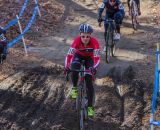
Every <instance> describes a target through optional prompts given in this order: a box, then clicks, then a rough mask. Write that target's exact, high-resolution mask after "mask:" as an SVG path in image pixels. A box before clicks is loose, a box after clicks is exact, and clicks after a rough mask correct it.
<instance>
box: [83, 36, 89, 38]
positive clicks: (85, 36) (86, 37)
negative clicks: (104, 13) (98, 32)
mask: <svg viewBox="0 0 160 130" xmlns="http://www.w3.org/2000/svg"><path fill="white" fill-rule="evenodd" d="M90 37H91V36H81V38H90Z"/></svg>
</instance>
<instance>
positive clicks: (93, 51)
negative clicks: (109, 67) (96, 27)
mask: <svg viewBox="0 0 160 130" xmlns="http://www.w3.org/2000/svg"><path fill="white" fill-rule="evenodd" d="M74 54H79V55H80V56H83V57H86V58H87V57H89V58H92V59H93V61H94V68H96V67H97V66H98V65H99V62H100V50H99V43H98V41H97V40H96V39H95V38H93V37H91V38H90V41H89V43H88V45H87V46H84V44H83V43H82V42H81V37H80V36H78V37H76V38H75V39H74V41H73V43H72V44H71V46H70V48H69V51H68V53H67V56H66V60H65V67H66V68H67V67H70V63H71V61H72V60H73V56H74Z"/></svg>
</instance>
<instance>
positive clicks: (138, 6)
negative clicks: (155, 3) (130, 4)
mask: <svg viewBox="0 0 160 130" xmlns="http://www.w3.org/2000/svg"><path fill="white" fill-rule="evenodd" d="M135 1H136V4H137V8H138V15H141V10H140V0H135Z"/></svg>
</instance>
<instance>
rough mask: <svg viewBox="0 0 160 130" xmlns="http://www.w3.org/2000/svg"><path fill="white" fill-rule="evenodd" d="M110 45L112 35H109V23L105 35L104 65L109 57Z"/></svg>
mask: <svg viewBox="0 0 160 130" xmlns="http://www.w3.org/2000/svg"><path fill="white" fill-rule="evenodd" d="M111 43H112V35H111V25H110V23H109V26H108V29H107V35H106V63H109V61H110V57H111V48H110V44H111Z"/></svg>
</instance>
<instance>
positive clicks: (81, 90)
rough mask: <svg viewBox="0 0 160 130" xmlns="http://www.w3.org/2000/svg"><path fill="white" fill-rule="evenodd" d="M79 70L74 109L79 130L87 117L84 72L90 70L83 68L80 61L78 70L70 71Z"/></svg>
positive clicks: (82, 128) (83, 127) (81, 129)
mask: <svg viewBox="0 0 160 130" xmlns="http://www.w3.org/2000/svg"><path fill="white" fill-rule="evenodd" d="M73 71H75V72H79V81H78V96H77V98H76V111H77V117H78V126H79V130H84V129H85V126H84V122H85V120H87V119H88V116H87V107H88V99H87V93H86V86H85V73H86V72H87V73H89V72H91V71H90V70H85V66H84V61H82V66H81V69H80V70H76V69H72V70H70V72H73ZM70 72H67V76H66V79H67V80H68V79H69V78H68V74H69V73H70Z"/></svg>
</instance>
